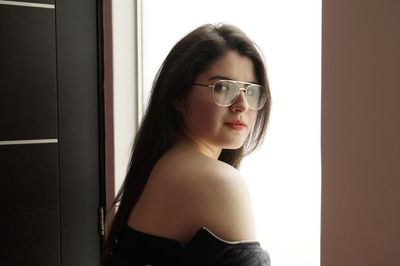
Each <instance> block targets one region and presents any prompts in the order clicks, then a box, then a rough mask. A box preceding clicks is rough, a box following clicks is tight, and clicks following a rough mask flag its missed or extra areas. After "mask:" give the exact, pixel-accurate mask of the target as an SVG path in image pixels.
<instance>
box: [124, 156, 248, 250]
mask: <svg viewBox="0 0 400 266" xmlns="http://www.w3.org/2000/svg"><path fill="white" fill-rule="evenodd" d="M128 224H130V225H131V226H133V227H134V228H137V229H140V230H142V231H145V232H148V233H152V234H155V235H160V236H164V237H168V238H172V239H177V240H179V241H182V242H188V241H190V239H191V238H192V237H193V236H194V234H195V233H196V232H197V231H198V230H199V229H200V228H201V227H206V228H207V229H209V230H211V231H212V232H213V233H214V234H216V235H217V236H218V237H220V238H222V239H224V240H227V241H239V240H255V231H254V222H253V214H252V208H251V201H250V196H249V192H248V189H247V185H246V183H245V181H244V179H243V178H242V176H241V174H240V172H239V171H238V170H237V169H235V168H234V167H232V166H230V165H228V164H226V163H223V162H220V161H217V160H215V159H211V158H208V157H205V156H197V155H187V156H176V157H173V159H171V158H168V157H167V158H165V159H164V160H162V161H160V162H159V163H158V164H157V166H156V167H155V169H154V171H153V172H152V174H151V177H150V178H149V181H148V183H147V184H146V188H145V190H144V192H143V194H142V196H141V198H140V200H139V202H138V204H137V205H136V206H135V208H134V210H133V212H132V213H131V217H130V219H129V221H128Z"/></svg>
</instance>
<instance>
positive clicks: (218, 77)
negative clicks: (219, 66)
mask: <svg viewBox="0 0 400 266" xmlns="http://www.w3.org/2000/svg"><path fill="white" fill-rule="evenodd" d="M216 79H226V80H233V79H232V78H230V77H225V76H218V75H217V76H212V77H210V78H209V79H208V80H216Z"/></svg>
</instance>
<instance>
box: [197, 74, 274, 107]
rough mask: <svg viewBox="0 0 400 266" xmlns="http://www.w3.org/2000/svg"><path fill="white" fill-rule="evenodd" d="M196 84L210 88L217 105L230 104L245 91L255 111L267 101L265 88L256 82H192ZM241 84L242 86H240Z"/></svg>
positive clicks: (249, 103) (248, 102) (248, 101)
mask: <svg viewBox="0 0 400 266" xmlns="http://www.w3.org/2000/svg"><path fill="white" fill-rule="evenodd" d="M193 84H194V85H197V86H202V87H209V88H212V96H213V101H214V103H215V104H217V105H219V106H230V105H232V104H233V103H234V102H235V101H236V100H237V98H238V97H239V95H240V92H241V91H244V92H245V95H246V100H247V104H248V105H249V108H250V109H252V110H254V111H257V110H260V109H262V108H263V107H264V105H265V102H266V101H267V92H266V89H265V88H264V87H263V86H261V85H257V84H253V83H247V82H242V81H235V80H218V81H217V82H215V83H214V84H212V85H207V84H201V83H193ZM241 84H243V87H242V86H241Z"/></svg>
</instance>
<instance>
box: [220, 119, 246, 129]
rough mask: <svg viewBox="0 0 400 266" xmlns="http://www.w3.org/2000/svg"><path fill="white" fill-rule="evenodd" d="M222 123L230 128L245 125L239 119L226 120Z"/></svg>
mask: <svg viewBox="0 0 400 266" xmlns="http://www.w3.org/2000/svg"><path fill="white" fill-rule="evenodd" d="M224 125H226V126H227V127H229V128H231V129H233V130H241V129H243V128H245V127H246V124H245V123H243V122H242V121H240V120H235V121H228V122H225V123H224Z"/></svg>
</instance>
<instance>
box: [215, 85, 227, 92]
mask: <svg viewBox="0 0 400 266" xmlns="http://www.w3.org/2000/svg"><path fill="white" fill-rule="evenodd" d="M227 90H228V86H225V85H220V86H215V88H214V91H215V92H225V91H227Z"/></svg>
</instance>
